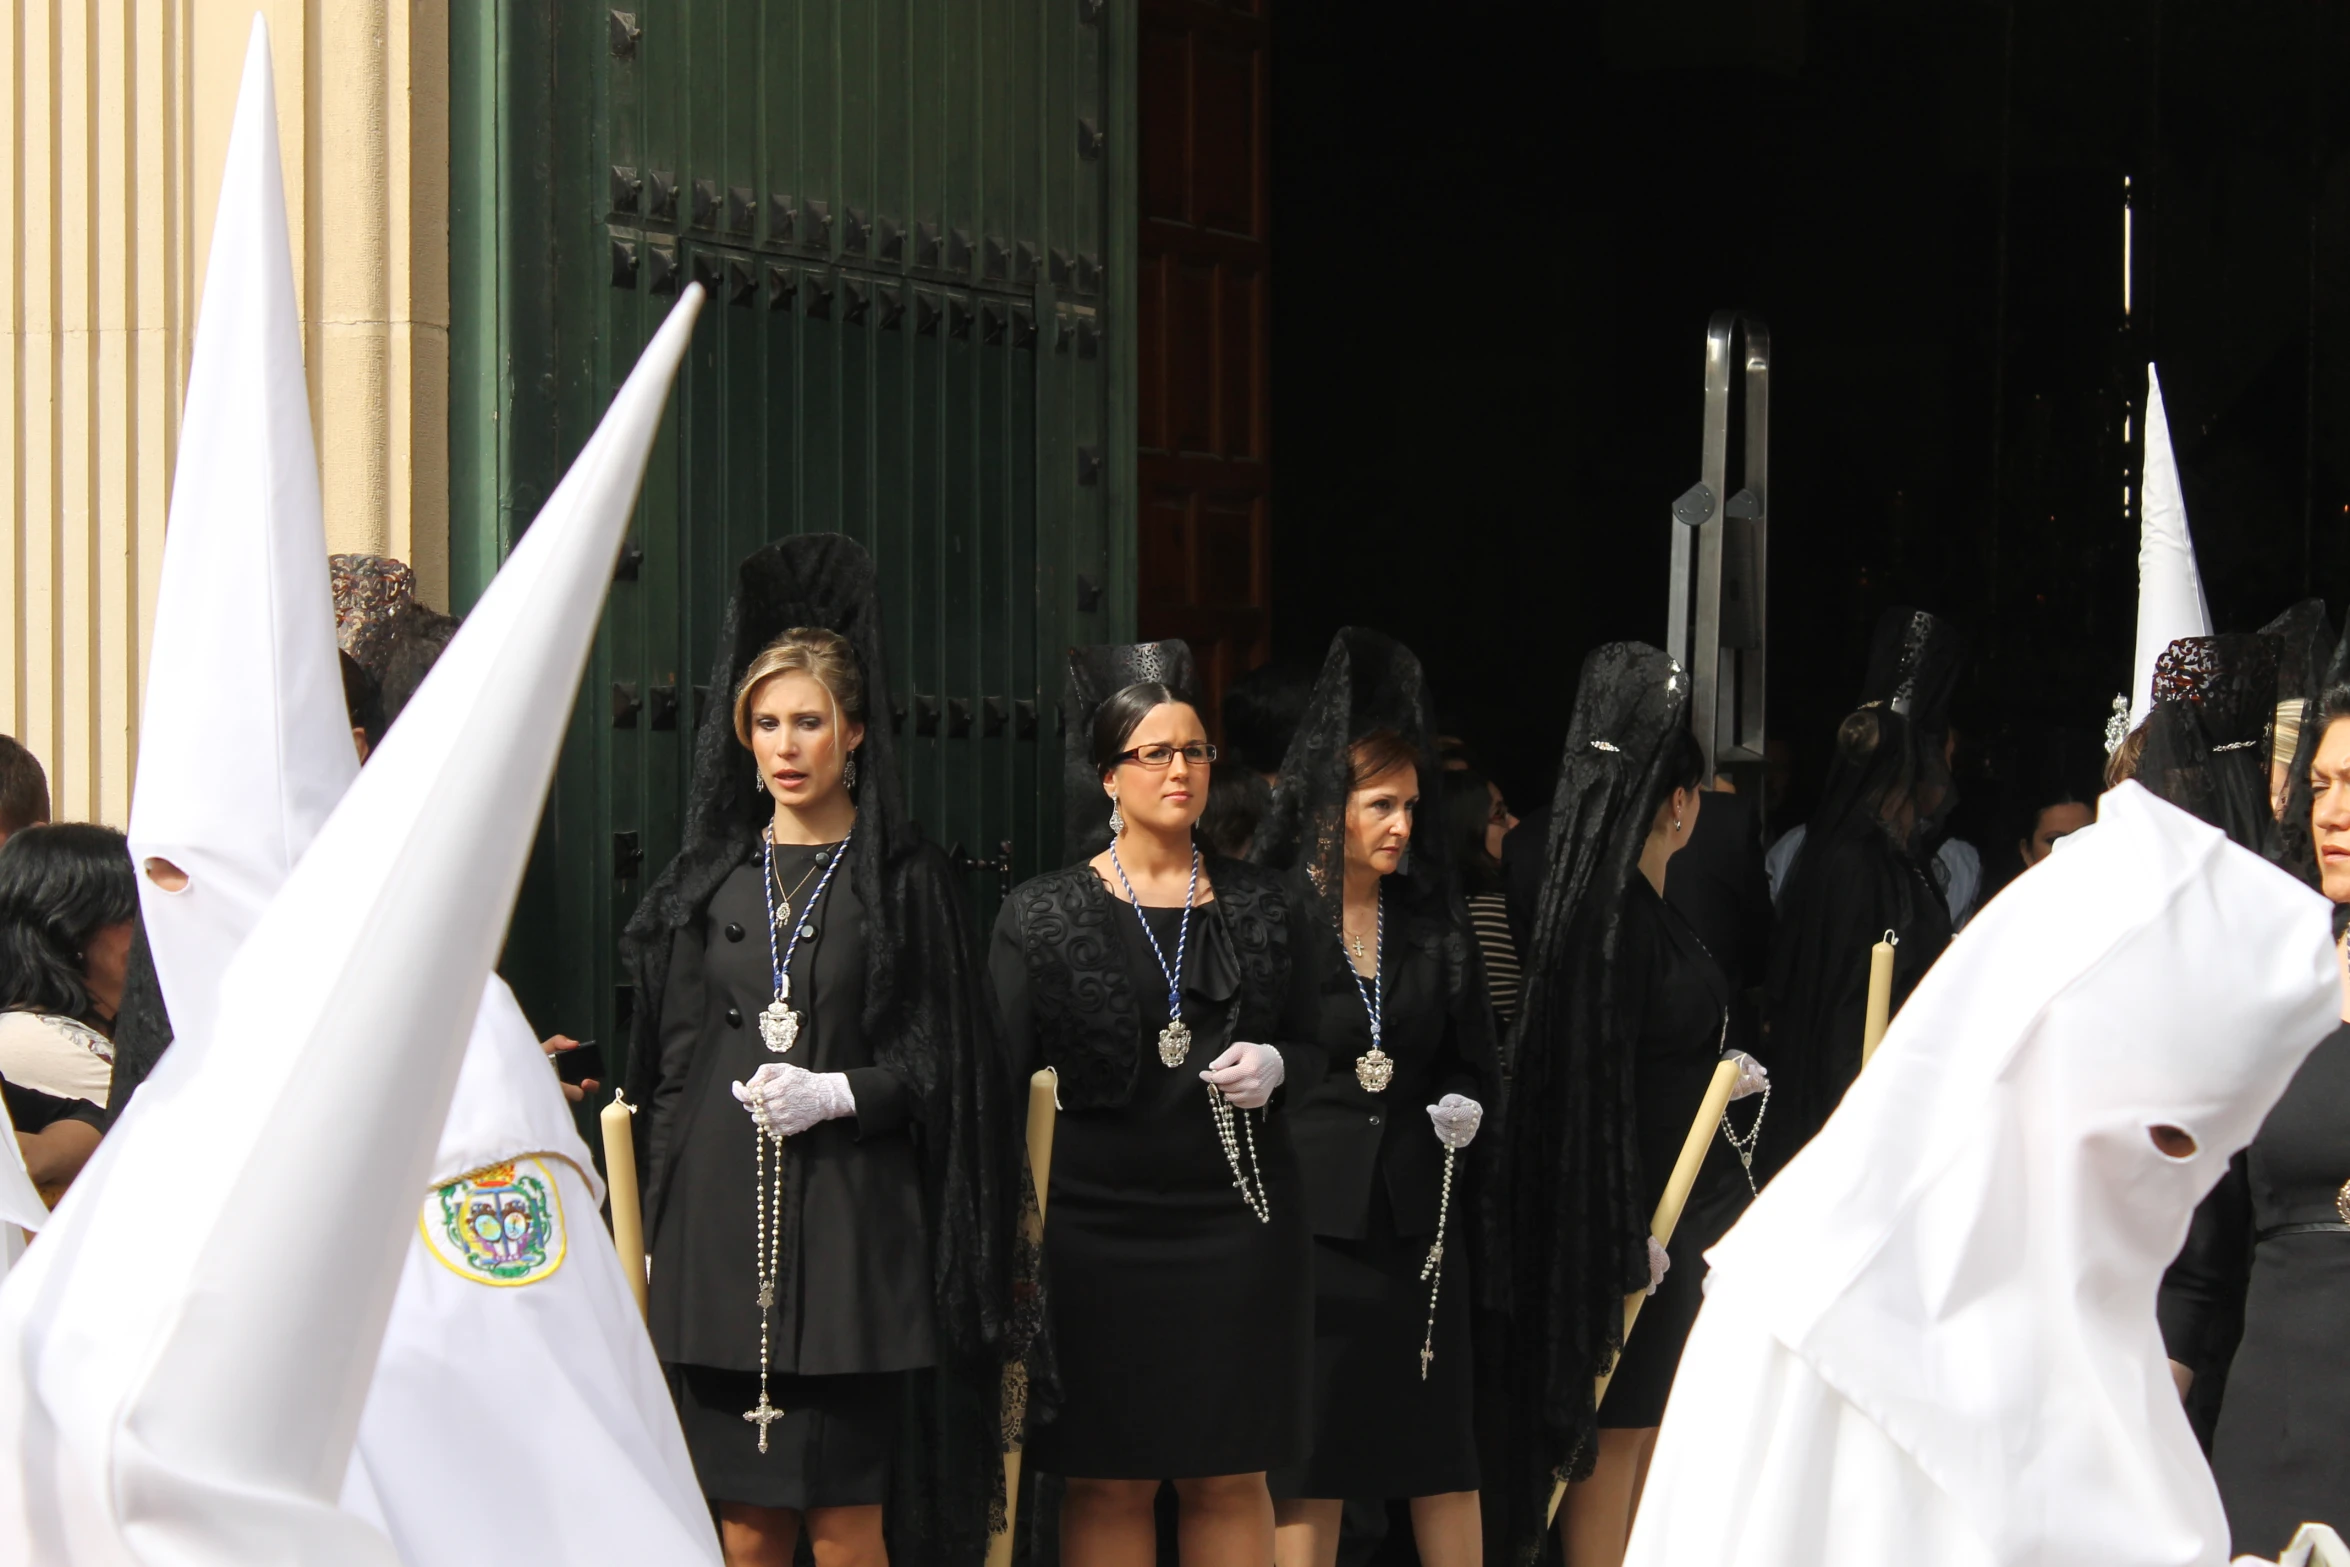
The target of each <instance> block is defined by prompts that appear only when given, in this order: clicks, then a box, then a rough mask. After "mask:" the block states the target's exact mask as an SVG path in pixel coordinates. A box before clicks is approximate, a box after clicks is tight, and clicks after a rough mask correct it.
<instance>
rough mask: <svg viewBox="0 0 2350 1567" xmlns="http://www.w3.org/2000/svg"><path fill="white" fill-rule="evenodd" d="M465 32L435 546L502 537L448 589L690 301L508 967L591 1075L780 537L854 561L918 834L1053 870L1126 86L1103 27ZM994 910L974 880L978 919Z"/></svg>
mask: <svg viewBox="0 0 2350 1567" xmlns="http://www.w3.org/2000/svg"><path fill="white" fill-rule="evenodd" d="M459 9H460V10H461V11H467V10H472V9H474V8H465V7H461V8H459ZM480 9H481V10H482V11H484V12H487V13H490V14H488V15H485V16H475V17H471V18H468V19H467V20H466V21H465V22H464V23H463V24H461V25H458V26H456V27H455V29H454V31H453V36H452V55H453V58H455V59H456V60H457V62H458V64H457V68H456V71H455V72H454V73H453V87H454V88H455V89H456V91H455V95H454V96H455V100H456V101H455V105H454V111H453V115H452V119H453V121H454V122H455V123H456V125H457V127H458V137H457V139H458V140H459V141H460V143H461V145H460V150H459V154H458V156H457V157H456V158H455V159H453V163H454V164H455V166H456V168H455V172H456V176H457V178H456V190H455V192H454V193H453V200H452V208H453V212H454V215H455V225H454V227H455V230H456V232H455V233H454V234H453V236H452V256H453V267H452V270H453V274H455V277H456V282H455V285H454V289H453V292H454V293H455V294H456V296H457V297H456V300H455V304H454V310H453V315H454V316H455V321H456V324H455V327H454V330H453V343H452V377H451V379H452V383H453V402H454V404H455V405H456V406H455V408H454V411H453V414H452V421H451V422H452V442H453V448H454V449H453V451H452V470H453V474H454V475H455V478H454V483H453V488H454V489H455V491H456V500H457V505H456V507H455V508H453V510H454V511H455V513H456V514H457V515H459V516H461V517H462V516H465V515H467V514H468V513H470V514H471V515H472V516H473V517H475V518H478V519H481V521H480V524H479V530H480V532H482V533H486V534H488V535H489V536H488V537H481V536H476V537H475V538H473V539H471V540H465V539H459V540H453V551H452V552H453V555H454V556H455V557H456V560H457V563H458V569H457V572H456V575H457V577H458V580H459V585H460V591H461V592H464V591H466V590H468V589H470V590H471V591H478V589H479V585H480V582H481V581H482V580H486V575H487V572H488V571H489V570H490V569H491V568H492V567H493V566H494V562H495V561H496V560H497V559H498V558H502V555H503V553H504V550H505V549H506V548H507V547H509V546H510V544H511V542H512V531H513V529H514V528H515V527H517V526H520V525H525V524H526V523H527V519H528V516H529V513H530V511H531V510H533V509H535V505H536V501H537V498H538V497H540V496H543V495H544V493H545V492H546V490H547V489H548V488H550V487H551V486H552V483H553V482H554V480H555V478H557V477H558V476H559V475H560V472H561V465H562V462H564V461H568V459H569V456H570V454H571V453H573V452H575V451H576V450H577V449H578V447H579V445H580V444H581V442H583V441H584V440H585V439H586V436H587V434H588V432H589V431H590V430H591V429H592V428H593V425H594V421H595V419H596V417H597V416H598V415H599V414H600V413H601V411H602V410H603V408H604V406H605V404H606V403H607V402H608V401H609V399H610V396H611V393H612V391H613V389H614V388H615V387H616V386H617V385H618V383H619V380H620V379H621V378H622V377H623V376H625V375H626V373H627V371H628V368H629V366H630V365H631V364H632V363H633V361H634V359H635V357H636V354H637V351H638V350H639V348H640V347H641V346H642V344H643V343H644V342H645V341H646V339H647V338H648V337H649V336H650V334H651V332H652V330H653V328H654V327H655V326H656V325H657V324H658V322H659V320H660V319H661V317H662V316H663V314H664V313H665V312H666V311H667V310H668V309H669V307H670V305H671V303H672V302H673V301H674V299H675V297H676V295H677V293H678V291H679V290H680V289H681V288H682V287H683V286H684V285H685V284H686V283H687V282H689V281H693V282H699V283H701V284H702V286H703V287H704V288H705V289H706V290H708V292H709V294H710V299H709V302H708V304H707V305H706V306H705V307H704V311H703V316H702V321H701V324H700V326H699V327H698V328H697V330H696V335H695V340H694V345H693V350H692V353H691V355H690V357H689V359H688V362H687V365H686V368H685V370H684V371H683V373H682V375H681V377H680V381H679V385H678V389H677V392H676V394H675V397H674V399H673V403H672V407H671V411H670V419H669V424H668V426H667V427H666V428H665V430H664V432H663V435H662V439H661V442H660V444H659V446H658V448H657V449H656V452H655V455H654V459H653V466H652V469H651V471H650V473H649V474H648V476H647V479H646V484H645V492H644V496H643V499H642V500H641V502H640V504H639V520H638V524H637V527H636V530H635V532H634V535H633V537H632V539H631V541H630V545H629V547H628V550H627V553H626V556H625V558H624V560H623V562H622V565H621V569H620V575H619V580H618V581H617V582H616V583H615V584H614V587H613V590H612V595H611V598H610V601H609V604H608V607H607V608H606V610H605V614H604V623H603V628H602V634H601V636H600V637H599V639H598V643H597V648H596V653H595V656H594V660H593V662H592V664H591V667H590V671H589V674H588V677H587V682H586V685H585V686H584V688H583V689H582V691H581V694H580V698H579V700H578V703H577V705H576V707H575V709H574V712H573V714H572V721H571V726H570V730H569V734H568V738H567V741H566V747H565V752H564V758H563V766H562V770H561V774H560V777H559V778H558V781H557V784H556V788H555V792H554V795H553V797H552V799H551V800H550V802H549V808H548V811H547V814H546V817H545V820H544V821H543V823H542V826H541V830H540V844H539V853H538V855H537V857H536V859H535V861H534V864H533V868H532V873H531V877H530V881H529V883H528V885H527V886H526V888H525V892H524V898H523V904H522V907H521V909H520V910H519V912H518V914H517V917H516V921H515V928H514V932H513V935H512V937H511V939H510V942H509V947H508V954H507V962H506V966H505V967H506V972H507V973H508V975H509V977H510V978H512V979H513V980H514V981H515V983H516V988H517V990H518V992H519V993H520V994H521V997H522V999H523V1002H524V1005H525V1007H526V1008H527V1009H528V1010H529V1011H530V1013H531V1016H532V1018H533V1020H534V1022H536V1023H537V1024H538V1025H539V1026H540V1027H541V1028H543V1029H550V1030H552V1029H561V1030H563V1031H566V1032H569V1033H572V1034H574V1035H578V1036H581V1037H590V1036H592V1037H595V1038H598V1039H600V1040H603V1041H606V1042H607V1045H608V1048H607V1056H608V1058H610V1064H611V1066H612V1067H613V1069H614V1070H615V1071H617V1070H618V1068H619V1065H620V1063H619V1060H618V1055H619V1043H620V1041H622V1040H623V1039H625V1038H626V1037H627V1025H628V1016H629V1012H630V1010H631V1008H632V1004H633V997H632V996H631V995H630V994H629V992H628V989H627V987H626V985H625V983H624V981H623V977H622V976H621V974H620V973H619V968H618V957H617V951H616V938H617V935H618V933H619V930H620V927H621V926H622V924H623V923H624V922H625V921H626V919H627V918H628V915H629V914H630V912H631V911H632V910H633V909H634V908H635V906H636V903H637V900H638V898H639V897H640V896H641V895H642V892H643V889H644V888H645V886H646V885H647V883H648V882H649V880H650V879H651V877H652V876H653V875H654V874H656V873H657V872H658V870H659V868H660V867H661V865H662V864H663V863H664V862H665V861H666V860H667V858H668V857H669V855H670V854H671V853H672V852H673V851H674V850H675V848H676V846H677V841H678V835H679V828H680V825H681V815H682V810H683V805H684V800H685V794H686V788H687V782H688V773H689V769H690V753H691V738H692V734H693V730H694V727H695V724H696V722H697V719H698V716H699V714H700V713H701V712H702V711H703V710H704V707H705V706H706V704H708V703H712V702H720V703H722V702H725V701H726V700H727V699H728V693H725V692H713V691H709V690H706V689H705V688H703V687H702V686H701V685H700V684H699V682H702V681H706V680H707V679H708V677H709V667H710V662H711V656H712V653H713V651H714V647H715V640H716V635H717V629H718V623H719V619H720V616H721V615H722V613H723V611H724V607H725V600H726V594H727V592H728V590H729V586H730V584H731V582H732V579H733V570H734V566H735V563H736V562H737V561H739V560H740V559H741V558H742V557H743V556H744V555H746V554H748V553H749V552H750V551H751V550H753V549H755V548H757V547H758V546H759V545H761V544H763V543H765V542H767V541H768V540H771V539H774V538H778V537H781V536H784V535H786V534H790V533H795V532H823V531H833V530H837V531H840V532H844V533H848V534H850V535H852V536H853V537H855V538H857V539H859V540H860V541H862V542H863V543H864V544H865V545H866V547H867V548H868V549H870V550H871V551H872V552H873V555H874V558H875V560H876V562H877V564H878V565H879V567H880V571H881V575H882V580H883V594H884V610H885V613H886V616H887V620H888V626H889V635H890V639H891V658H892V668H891V682H892V685H893V688H894V691H895V694H896V697H897V702H898V711H896V712H894V713H892V714H889V715H886V716H885V717H883V718H882V719H880V721H886V722H890V723H893V724H894V725H896V726H897V730H898V734H899V737H900V742H901V745H900V754H901V756H902V757H903V759H904V765H905V770H906V775H907V776H906V780H905V783H906V788H907V790H908V793H909V796H910V804H911V807H912V810H913V813H914V815H915V817H916V818H917V819H918V820H920V821H921V822H922V823H923V825H924V827H925V828H926V829H927V830H928V832H929V833H930V835H931V836H932V837H933V838H934V839H935V840H937V841H938V842H939V843H940V844H942V845H949V846H955V847H958V848H960V849H961V850H962V851H963V852H964V854H965V856H966V857H967V858H968V859H970V860H973V861H979V862H995V861H1000V860H1001V859H1002V855H1001V851H1000V848H999V846H1000V845H1003V844H1007V843H1008V844H1009V845H1010V848H1011V853H1010V856H1009V864H1008V865H1007V866H1005V867H1004V869H1005V870H1007V871H1009V872H1010V873H1012V874H1016V875H1020V876H1025V875H1029V874H1033V873H1034V872H1035V871H1036V870H1038V869H1041V868H1044V867H1046V866H1048V865H1050V864H1051V863H1052V862H1053V859H1054V856H1055V853H1056V851H1057V847H1058V821H1059V816H1058V811H1059V802H1058V799H1057V790H1056V785H1057V780H1058V771H1057V763H1058V757H1059V737H1058V735H1057V733H1056V731H1055V728H1054V722H1053V714H1054V711H1055V698H1056V697H1057V694H1058V690H1059V680H1060V675H1059V670H1060V654H1061V651H1062V649H1064V648H1065V647H1067V646H1068V645H1069V644H1070V643H1072V642H1081V641H1099V640H1105V639H1109V638H1112V637H1120V636H1127V635H1131V626H1132V618H1133V617H1132V601H1133V594H1132V588H1131V570H1132V568H1131V564H1130V557H1131V547H1130V543H1129V540H1130V538H1131V531H1132V523H1131V513H1132V505H1131V500H1130V498H1129V497H1130V496H1131V482H1132V479H1131V476H1132V471H1133V457H1132V435H1131V431H1132V429H1133V420H1132V417H1131V414H1130V413H1129V412H1128V411H1127V409H1128V402H1127V399H1126V397H1125V396H1124V394H1123V393H1119V392H1115V391H1114V389H1115V388H1116V387H1118V386H1119V385H1121V384H1122V382H1123V381H1124V380H1126V379H1130V376H1131V372H1130V371H1128V370H1125V369H1124V363H1125V360H1126V354H1127V352H1128V350H1127V349H1126V347H1125V344H1126V343H1129V342H1130V341H1131V332H1130V331H1123V329H1122V328H1121V327H1120V325H1119V323H1120V321H1121V318H1122V317H1123V316H1124V315H1128V314H1130V312H1127V311H1124V310H1123V309H1122V308H1121V307H1120V306H1119V304H1118V303H1117V295H1118V277H1119V273H1120V272H1121V271H1122V270H1123V266H1124V242H1123V240H1122V239H1121V236H1122V235H1123V233H1124V231H1125V227H1126V226H1125V225H1120V224H1116V223H1113V222H1111V221H1110V214H1111V213H1112V212H1113V211H1114V210H1118V209H1119V207H1120V205H1121V204H1124V205H1125V208H1126V210H1131V205H1130V204H1131V198H1130V197H1129V196H1128V195H1126V191H1127V190H1130V188H1131V183H1130V181H1128V180H1127V179H1125V178H1124V177H1123V176H1122V173H1121V171H1122V169H1123V164H1122V163H1121V161H1120V159H1119V157H1118V156H1115V155H1114V153H1115V151H1116V149H1115V148H1114V146H1113V142H1112V137H1113V134H1114V133H1115V131H1116V129H1117V127H1116V125H1115V124H1114V122H1113V114H1114V112H1115V111H1116V110H1117V109H1118V108H1119V106H1120V104H1121V102H1122V99H1123V96H1124V95H1123V94H1122V93H1121V94H1113V93H1111V92H1109V91H1108V90H1107V84H1108V83H1110V82H1111V81H1113V80H1117V81H1124V80H1125V79H1127V77H1128V75H1130V73H1129V72H1125V71H1121V70H1119V69H1118V68H1117V64H1116V59H1115V56H1116V54H1117V52H1118V49H1119V40H1120V29H1121V28H1122V27H1123V26H1124V23H1125V15H1124V13H1123V12H1122V11H1121V10H1120V9H1118V8H1117V7H1116V6H1107V7H1105V6H1103V5H1102V4H1100V3H1099V0H1093V3H1089V0H665V3H656V0H635V9H631V10H622V9H615V8H610V7H607V6H603V5H595V6H589V5H582V4H578V3H574V0H561V3H558V4H557V5H555V6H554V7H553V9H552V10H551V11H549V12H546V13H544V14H543V15H540V16H538V17H537V18H536V19H535V20H534V18H533V16H532V15H531V14H530V13H529V12H528V11H527V10H526V8H519V7H496V8H487V7H485V8H480ZM538 124H544V125H545V126H546V127H547V135H546V136H545V137H544V138H543V139H540V140H536V141H534V139H533V137H532V135H531V128H532V127H533V126H535V125H538ZM468 133H470V135H471V137H472V138H473V140H474V142H475V145H474V146H472V147H470V148H469V147H466V146H464V145H462V143H463V141H464V140H465V139H466V137H467V135H468ZM1128 150H1130V149H1128ZM1122 332H1123V335H1121V333H1122ZM534 369H535V370H536V371H537V374H536V375H533V374H532V373H531V372H532V371H533V370H534ZM1121 435H1123V436H1124V437H1125V439H1124V442H1123V444H1122V445H1121V443H1120V437H1121ZM998 879H999V871H998V867H997V866H996V865H995V864H978V865H974V866H973V868H972V870H971V873H970V880H969V882H968V884H967V885H968V890H969V891H970V893H971V895H972V898H973V902H974V905H975V907H976V909H977V911H978V913H979V915H980V916H981V917H982V918H986V917H992V914H993V910H994V904H995V900H996V896H997V890H996V889H997V885H998Z"/></svg>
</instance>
